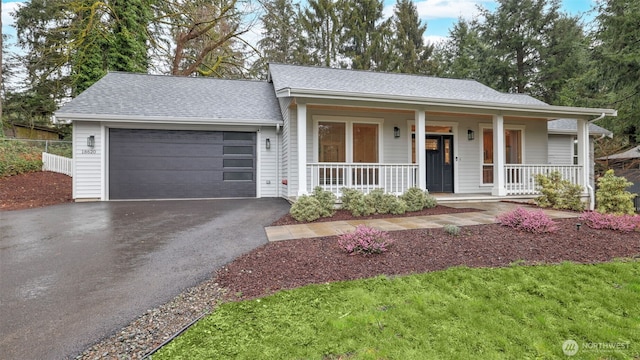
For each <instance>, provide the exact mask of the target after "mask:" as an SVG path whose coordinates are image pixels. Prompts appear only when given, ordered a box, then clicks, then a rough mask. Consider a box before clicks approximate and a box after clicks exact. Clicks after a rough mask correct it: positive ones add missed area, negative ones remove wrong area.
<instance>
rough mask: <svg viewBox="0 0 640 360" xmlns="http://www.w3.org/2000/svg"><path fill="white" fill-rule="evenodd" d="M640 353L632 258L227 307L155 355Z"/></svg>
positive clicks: (351, 286)
mask: <svg viewBox="0 0 640 360" xmlns="http://www.w3.org/2000/svg"><path fill="white" fill-rule="evenodd" d="M567 339H573V340H575V341H577V343H578V344H579V345H580V346H581V345H583V344H585V343H628V344H629V345H628V348H626V349H622V350H619V351H614V352H607V351H604V350H600V351H596V350H593V349H591V350H588V351H587V350H584V349H582V350H580V351H579V352H578V354H577V355H576V356H574V357H572V358H573V359H601V358H617V359H626V358H633V357H638V356H639V355H640V262H637V261H629V262H612V263H604V264H598V265H578V264H572V263H564V264H561V265H554V266H512V267H508V268H498V269H469V268H452V269H448V270H445V271H440V272H433V273H427V274H420V275H413V276H406V277H397V278H387V277H377V278H374V279H367V280H358V281H349V282H341V283H332V284H325V285H312V286H307V287H304V288H300V289H295V290H290V291H282V292H279V293H277V294H275V295H272V296H269V297H266V298H263V299H257V300H252V301H244V302H236V303H225V304H223V305H221V306H220V307H219V308H218V309H216V311H215V312H214V313H213V314H211V315H210V316H208V317H206V318H205V319H203V320H201V321H200V322H198V323H197V324H196V325H195V326H193V327H192V328H191V329H189V330H188V331H187V332H185V333H184V334H183V335H182V336H180V337H178V338H177V339H175V340H174V341H173V342H171V343H169V344H168V345H167V346H165V347H164V348H162V349H161V351H159V352H158V353H157V354H155V355H154V356H153V359H154V360H157V359H469V358H474V359H475V358H481V359H503V358H508V359H549V358H561V359H563V358H566V359H569V358H568V357H567V356H565V355H564V354H563V352H562V343H563V342H564V341H565V340H567Z"/></svg>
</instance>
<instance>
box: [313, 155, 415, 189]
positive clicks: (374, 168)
mask: <svg viewBox="0 0 640 360" xmlns="http://www.w3.org/2000/svg"><path fill="white" fill-rule="evenodd" d="M417 174H418V165H416V164H376V163H357V164H352V163H308V164H307V178H308V179H309V182H308V183H309V186H308V187H307V191H309V192H311V191H313V189H314V188H315V187H316V186H320V187H322V188H323V189H324V190H327V191H331V192H333V193H334V194H336V195H338V196H339V195H340V190H341V189H342V188H345V187H346V188H351V189H358V190H360V191H362V192H364V193H368V192H369V191H371V190H373V189H383V190H384V191H385V192H386V193H392V194H402V193H404V192H405V191H406V190H407V189H409V188H411V187H414V186H418V176H417Z"/></svg>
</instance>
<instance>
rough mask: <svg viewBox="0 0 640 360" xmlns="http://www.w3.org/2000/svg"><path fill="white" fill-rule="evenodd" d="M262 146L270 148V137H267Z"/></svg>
mask: <svg viewBox="0 0 640 360" xmlns="http://www.w3.org/2000/svg"><path fill="white" fill-rule="evenodd" d="M264 147H266V148H267V150H268V149H271V139H267V140H266V141H265V143H264Z"/></svg>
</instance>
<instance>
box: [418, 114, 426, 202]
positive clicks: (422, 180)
mask: <svg viewBox="0 0 640 360" xmlns="http://www.w3.org/2000/svg"><path fill="white" fill-rule="evenodd" d="M425 122H426V120H425V113H424V111H423V110H416V112H415V124H416V162H417V163H418V187H419V188H420V189H422V190H426V189H427V155H426V154H425V150H424V137H425V128H424V127H425Z"/></svg>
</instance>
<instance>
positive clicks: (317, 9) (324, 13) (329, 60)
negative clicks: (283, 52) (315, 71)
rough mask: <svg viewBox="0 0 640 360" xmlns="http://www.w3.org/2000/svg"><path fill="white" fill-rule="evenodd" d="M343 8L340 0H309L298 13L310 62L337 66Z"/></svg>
mask: <svg viewBox="0 0 640 360" xmlns="http://www.w3.org/2000/svg"><path fill="white" fill-rule="evenodd" d="M343 8H344V6H343V1H342V0H338V1H332V0H309V3H308V7H307V8H306V9H304V11H303V12H302V13H301V14H300V15H299V18H300V23H301V25H302V29H303V36H304V37H306V39H307V44H306V45H307V47H308V51H309V56H310V61H311V63H312V64H315V65H323V66H326V67H332V66H333V67H335V66H338V54H339V49H340V39H341V37H342V24H341V21H340V19H341V16H342V14H341V10H342V9H343Z"/></svg>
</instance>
